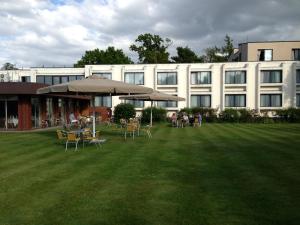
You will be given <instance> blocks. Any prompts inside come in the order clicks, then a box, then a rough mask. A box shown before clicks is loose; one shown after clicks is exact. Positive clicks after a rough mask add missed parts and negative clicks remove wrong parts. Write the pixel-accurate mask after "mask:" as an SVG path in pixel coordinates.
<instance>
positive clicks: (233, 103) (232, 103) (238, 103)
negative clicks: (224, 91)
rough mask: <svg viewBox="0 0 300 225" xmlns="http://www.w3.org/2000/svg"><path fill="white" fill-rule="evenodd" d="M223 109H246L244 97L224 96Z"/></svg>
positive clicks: (235, 95) (236, 95)
mask: <svg viewBox="0 0 300 225" xmlns="http://www.w3.org/2000/svg"><path fill="white" fill-rule="evenodd" d="M225 107H246V95H238V94H232V95H231V94H230V95H225Z"/></svg>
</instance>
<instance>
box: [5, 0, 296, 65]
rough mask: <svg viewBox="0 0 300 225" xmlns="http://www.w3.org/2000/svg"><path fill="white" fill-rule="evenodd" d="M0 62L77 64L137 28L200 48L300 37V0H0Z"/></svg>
mask: <svg viewBox="0 0 300 225" xmlns="http://www.w3.org/2000/svg"><path fill="white" fill-rule="evenodd" d="M0 24H1V26H0V65H3V64H4V63H5V62H10V63H13V64H15V65H16V66H17V67H19V68H21V67H39V66H72V65H73V64H74V63H76V62H77V61H78V60H79V59H80V58H81V56H82V55H83V54H84V52H85V51H86V50H92V49H95V48H99V49H106V48H107V47H108V46H115V47H116V48H121V49H123V51H124V52H125V54H127V55H128V56H129V57H131V58H132V59H133V60H134V61H136V60H137V54H136V53H135V52H132V51H130V50H129V46H130V45H131V44H132V43H133V42H134V40H135V39H136V38H137V36H138V35H139V34H143V33H152V34H158V35H160V36H161V37H163V38H170V39H171V40H172V45H171V46H170V48H169V52H170V54H171V55H175V54H176V47H178V46H189V47H190V48H191V49H192V50H194V51H195V52H196V53H198V54H202V53H203V50H204V49H205V48H207V47H211V46H215V45H217V46H221V45H222V44H223V40H224V37H225V35H226V34H228V35H229V36H230V37H231V38H232V39H233V40H234V44H235V46H236V47H237V44H238V43H241V42H247V41H265V40H268V41H270V40H300V0H13V1H12V0H0Z"/></svg>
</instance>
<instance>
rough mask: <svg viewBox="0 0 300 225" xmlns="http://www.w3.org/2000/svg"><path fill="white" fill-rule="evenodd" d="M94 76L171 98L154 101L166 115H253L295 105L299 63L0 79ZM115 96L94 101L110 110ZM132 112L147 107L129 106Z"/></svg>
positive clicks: (46, 72) (109, 69)
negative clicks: (236, 111) (196, 110)
mask: <svg viewBox="0 0 300 225" xmlns="http://www.w3.org/2000/svg"><path fill="white" fill-rule="evenodd" d="M90 75H98V76H100V77H106V78H108V79H113V80H118V81H123V82H127V83H133V84H137V85H144V86H147V87H151V88H153V89H155V90H158V91H161V92H164V93H168V94H171V95H177V96H180V97H183V98H185V99H186V101H183V102H178V103H176V102H158V103H157V105H158V106H160V107H165V108H166V109H167V110H168V111H170V112H172V111H178V110H180V109H182V108H184V107H207V108H214V109H216V110H217V111H219V112H220V111H222V110H224V109H225V108H246V109H254V110H256V111H257V112H262V111H272V110H276V109H282V108H289V107H300V62H299V61H272V62H226V63H191V64H130V65H86V66H85V68H29V69H20V70H10V71H0V81H2V82H7V81H20V82H38V83H47V84H58V83H63V82H68V81H71V80H76V79H82V78H84V77H88V76H90ZM121 102H122V101H121V100H119V97H117V96H115V97H99V98H97V102H96V104H97V105H98V106H100V105H104V106H108V107H112V108H114V106H116V105H117V104H119V103H121ZM133 103H134V104H135V106H136V108H137V110H141V109H142V108H144V107H147V106H149V105H150V103H148V102H145V103H143V102H133Z"/></svg>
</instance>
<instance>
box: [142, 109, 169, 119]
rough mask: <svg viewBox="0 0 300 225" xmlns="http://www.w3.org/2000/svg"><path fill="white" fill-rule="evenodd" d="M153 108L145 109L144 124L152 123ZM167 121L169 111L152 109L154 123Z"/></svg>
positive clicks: (143, 112) (143, 113)
mask: <svg viewBox="0 0 300 225" xmlns="http://www.w3.org/2000/svg"><path fill="white" fill-rule="evenodd" d="M150 114H151V107H148V108H145V109H143V111H142V123H150ZM166 119H167V111H166V110H165V109H163V108H156V107H153V108H152V121H153V122H163V121H166Z"/></svg>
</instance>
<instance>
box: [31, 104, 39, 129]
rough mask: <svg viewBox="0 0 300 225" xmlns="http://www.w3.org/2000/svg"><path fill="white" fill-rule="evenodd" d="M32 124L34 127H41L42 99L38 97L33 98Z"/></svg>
mask: <svg viewBox="0 0 300 225" xmlns="http://www.w3.org/2000/svg"><path fill="white" fill-rule="evenodd" d="M31 124H32V127H34V128H37V127H40V101H39V99H38V98H31Z"/></svg>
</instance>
